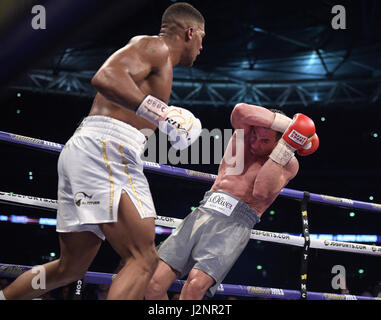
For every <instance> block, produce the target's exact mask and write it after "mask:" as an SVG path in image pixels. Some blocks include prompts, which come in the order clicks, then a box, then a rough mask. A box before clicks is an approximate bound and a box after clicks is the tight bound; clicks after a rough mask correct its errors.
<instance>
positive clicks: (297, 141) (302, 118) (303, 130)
mask: <svg viewBox="0 0 381 320" xmlns="http://www.w3.org/2000/svg"><path fill="white" fill-rule="evenodd" d="M314 134H315V124H314V122H313V121H312V120H311V119H310V118H308V117H307V116H306V115H304V114H302V113H297V114H295V115H294V117H293V118H292V122H291V124H290V125H289V126H288V128H287V129H286V131H285V132H284V134H283V136H282V139H283V140H284V141H285V142H286V143H287V144H288V145H289V146H290V147H292V148H294V149H295V150H299V149H301V148H303V147H304V146H305V145H306V144H307V143H308V142H309V138H310V137H312V136H313V135H314Z"/></svg>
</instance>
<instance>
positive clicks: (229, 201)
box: [204, 192, 238, 216]
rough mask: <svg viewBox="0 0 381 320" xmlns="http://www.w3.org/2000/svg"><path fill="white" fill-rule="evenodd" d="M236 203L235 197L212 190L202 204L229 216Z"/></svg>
mask: <svg viewBox="0 0 381 320" xmlns="http://www.w3.org/2000/svg"><path fill="white" fill-rule="evenodd" d="M237 203H238V200H237V199H234V198H233V197H231V196H229V195H227V194H224V193H219V192H214V193H212V195H211V196H210V197H209V198H208V200H207V201H206V203H205V204H204V208H209V209H213V210H216V211H218V212H221V213H223V214H224V215H227V216H230V215H231V213H232V212H233V210H234V208H235V207H236V205H237Z"/></svg>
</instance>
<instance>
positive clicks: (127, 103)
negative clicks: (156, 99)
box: [91, 36, 168, 111]
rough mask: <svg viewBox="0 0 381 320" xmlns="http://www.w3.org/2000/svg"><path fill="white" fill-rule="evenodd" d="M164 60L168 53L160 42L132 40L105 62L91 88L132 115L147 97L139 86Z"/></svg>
mask: <svg viewBox="0 0 381 320" xmlns="http://www.w3.org/2000/svg"><path fill="white" fill-rule="evenodd" d="M167 59H168V49H167V48H166V46H164V45H163V43H162V42H161V40H160V39H158V38H154V37H145V36H140V37H134V38H132V39H131V41H130V42H129V43H128V44H127V45H126V46H125V47H123V48H121V49H120V50H118V51H116V52H115V53H114V54H113V55H111V56H110V57H109V58H108V59H107V60H106V62H105V63H104V64H103V65H102V67H101V68H100V69H99V70H98V72H97V73H96V74H95V75H94V77H93V78H92V80H91V84H92V85H93V86H94V87H95V88H96V89H97V90H98V92H99V93H101V94H102V95H103V96H105V97H106V98H107V99H108V100H110V101H111V102H112V103H114V104H116V105H118V106H120V107H122V108H127V109H131V110H133V111H135V110H136V109H137V108H138V106H139V104H140V103H141V101H142V100H143V99H144V97H145V96H146V95H147V93H145V92H142V91H141V90H140V89H139V87H138V83H139V82H141V81H143V80H144V79H145V78H147V77H148V75H149V74H151V73H152V72H156V71H157V70H159V69H160V68H161V66H163V65H164V64H165V63H166V61H167Z"/></svg>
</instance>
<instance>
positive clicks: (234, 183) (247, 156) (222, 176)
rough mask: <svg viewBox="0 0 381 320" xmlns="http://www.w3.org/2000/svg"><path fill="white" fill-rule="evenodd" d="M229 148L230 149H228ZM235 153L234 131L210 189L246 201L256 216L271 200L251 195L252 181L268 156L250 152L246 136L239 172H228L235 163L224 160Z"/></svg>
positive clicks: (261, 212)
mask: <svg viewBox="0 0 381 320" xmlns="http://www.w3.org/2000/svg"><path fill="white" fill-rule="evenodd" d="M230 150H231V151H230ZM235 155H236V132H235V133H234V134H233V136H232V138H231V139H230V141H229V144H228V147H227V149H226V151H225V155H224V157H223V159H222V161H221V163H220V166H219V169H218V176H217V178H216V180H215V182H214V184H213V186H212V188H211V189H212V190H216V191H217V190H220V191H224V192H228V193H230V194H232V195H234V196H236V197H237V198H239V199H241V200H242V201H244V202H246V203H247V204H248V205H249V206H250V207H251V208H252V209H254V210H255V211H256V212H257V214H258V216H261V215H262V214H263V212H264V211H265V210H266V209H267V208H268V207H269V206H270V205H271V203H272V200H268V201H261V200H258V199H255V198H254V197H253V188H254V182H255V180H256V178H257V174H258V172H259V170H260V169H261V168H262V166H263V165H264V163H265V162H266V161H267V159H268V157H256V156H255V155H254V154H252V153H251V152H250V150H249V147H248V142H247V138H245V141H244V166H243V171H242V173H241V174H238V175H232V174H228V173H227V170H228V169H229V168H232V167H234V166H235V165H236V163H231V161H226V160H228V159H226V158H227V157H229V156H232V157H234V156H235Z"/></svg>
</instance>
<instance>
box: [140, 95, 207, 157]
mask: <svg viewBox="0 0 381 320" xmlns="http://www.w3.org/2000/svg"><path fill="white" fill-rule="evenodd" d="M136 114H137V115H138V116H140V117H142V118H144V119H146V120H148V121H150V122H152V123H153V124H155V125H156V126H157V127H158V128H159V130H160V131H162V132H164V133H165V134H167V135H168V136H169V137H170V141H171V144H172V146H173V147H174V148H175V149H177V150H183V149H185V148H187V147H189V146H190V145H191V144H192V143H193V142H194V141H195V140H196V139H197V138H198V137H199V136H200V134H201V129H202V128H201V122H200V120H199V119H197V118H196V117H195V116H194V115H193V114H192V112H190V111H188V110H186V109H183V108H180V107H174V106H167V105H166V104H165V103H164V102H163V101H161V100H160V99H157V98H155V97H153V96H151V95H148V96H146V97H145V98H144V100H143V101H142V102H141V104H140V105H139V108H138V109H137V110H136Z"/></svg>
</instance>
